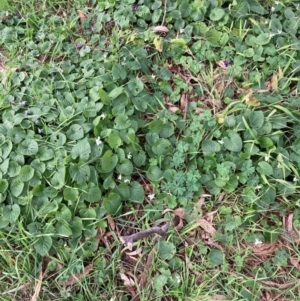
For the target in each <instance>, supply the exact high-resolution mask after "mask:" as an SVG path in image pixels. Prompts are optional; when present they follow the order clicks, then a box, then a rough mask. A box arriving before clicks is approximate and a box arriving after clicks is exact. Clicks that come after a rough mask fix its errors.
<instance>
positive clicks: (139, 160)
mask: <svg viewBox="0 0 300 301" xmlns="http://www.w3.org/2000/svg"><path fill="white" fill-rule="evenodd" d="M133 162H134V164H135V165H136V166H137V167H141V166H143V165H145V162H146V154H145V152H144V151H142V150H141V151H139V152H138V153H134V154H133Z"/></svg>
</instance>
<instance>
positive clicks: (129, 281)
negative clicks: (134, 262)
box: [120, 273, 135, 286]
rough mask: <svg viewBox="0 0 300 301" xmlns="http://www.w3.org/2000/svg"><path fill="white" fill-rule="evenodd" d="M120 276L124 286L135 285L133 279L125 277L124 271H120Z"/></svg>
mask: <svg viewBox="0 0 300 301" xmlns="http://www.w3.org/2000/svg"><path fill="white" fill-rule="evenodd" d="M120 277H121V279H122V280H123V283H124V285H125V286H135V283H134V280H133V279H131V278H129V277H127V276H126V275H125V274H124V273H120Z"/></svg>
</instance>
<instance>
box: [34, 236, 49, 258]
mask: <svg viewBox="0 0 300 301" xmlns="http://www.w3.org/2000/svg"><path fill="white" fill-rule="evenodd" d="M51 246H52V238H51V237H50V236H40V237H39V238H38V239H37V240H36V241H35V242H34V244H33V247H34V248H35V250H36V252H37V253H38V254H40V255H41V256H45V255H47V254H48V252H49V251H50V248H51Z"/></svg>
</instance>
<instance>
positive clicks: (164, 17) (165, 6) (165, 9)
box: [161, 0, 168, 26]
mask: <svg viewBox="0 0 300 301" xmlns="http://www.w3.org/2000/svg"><path fill="white" fill-rule="evenodd" d="M167 1H168V0H165V5H164V16H163V19H162V22H161V26H163V25H164V23H165V19H166V14H167Z"/></svg>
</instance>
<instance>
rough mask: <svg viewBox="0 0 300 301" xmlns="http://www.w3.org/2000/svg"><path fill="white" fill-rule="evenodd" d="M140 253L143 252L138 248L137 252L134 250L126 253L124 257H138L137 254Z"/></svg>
mask: <svg viewBox="0 0 300 301" xmlns="http://www.w3.org/2000/svg"><path fill="white" fill-rule="evenodd" d="M142 251H143V248H142V247H140V248H138V249H137V250H135V251H133V252H126V255H128V256H134V255H139V254H141V253H142Z"/></svg>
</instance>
